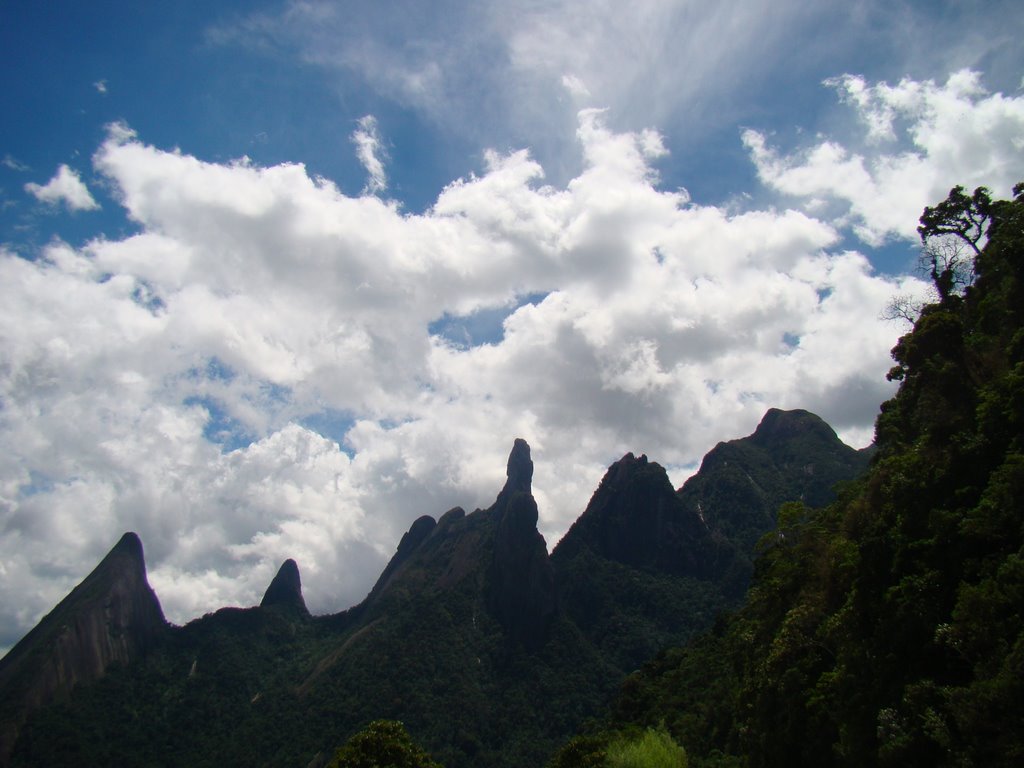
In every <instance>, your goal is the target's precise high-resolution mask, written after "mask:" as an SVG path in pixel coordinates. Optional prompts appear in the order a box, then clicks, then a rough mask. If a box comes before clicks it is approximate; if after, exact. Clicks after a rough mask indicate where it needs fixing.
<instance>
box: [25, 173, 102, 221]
mask: <svg viewBox="0 0 1024 768" xmlns="http://www.w3.org/2000/svg"><path fill="white" fill-rule="evenodd" d="M25 191H26V192H28V193H29V194H30V195H32V196H33V197H35V198H36V199H37V200H39V201H41V202H44V203H48V204H50V205H58V204H60V203H64V204H65V205H66V206H67V207H68V208H69V209H70V210H72V211H95V210H96V209H98V208H99V207H100V205H99V203H97V202H96V200H94V199H93V196H92V195H91V194H90V193H89V188H88V187H86V186H85V184H84V183H83V182H82V179H81V177H80V176H79V175H78V172H77V171H73V170H72V169H71V168H69V167H68V166H67V165H64V164H61V166H60V167H59V168H57V173H56V174H55V175H54V177H53V178H52V179H50V180H49V181H48V182H46V184H35V183H33V182H29V183H28V184H26V185H25Z"/></svg>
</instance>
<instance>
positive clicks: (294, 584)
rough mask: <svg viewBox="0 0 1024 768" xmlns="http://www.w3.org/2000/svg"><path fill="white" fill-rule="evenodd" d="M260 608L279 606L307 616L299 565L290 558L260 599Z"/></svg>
mask: <svg viewBox="0 0 1024 768" xmlns="http://www.w3.org/2000/svg"><path fill="white" fill-rule="evenodd" d="M260 608H280V609H284V610H288V611H295V612H296V613H298V614H299V615H301V616H308V615H309V611H308V610H307V609H306V601H305V600H304V599H303V597H302V579H301V578H300V577H299V566H298V564H297V563H296V562H295V561H294V560H292V559H288V560H285V561H284V563H283V564H282V565H281V568H280V569H279V570H278V572H277V575H276V576H275V577H274V580H273V581H271V582H270V586H269V587H267V591H266V592H265V593H264V594H263V600H261V601H260Z"/></svg>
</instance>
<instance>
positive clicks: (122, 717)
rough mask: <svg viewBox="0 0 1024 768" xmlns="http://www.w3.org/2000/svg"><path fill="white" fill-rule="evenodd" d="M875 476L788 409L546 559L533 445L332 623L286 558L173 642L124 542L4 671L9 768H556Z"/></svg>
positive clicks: (619, 491) (137, 551)
mask: <svg viewBox="0 0 1024 768" xmlns="http://www.w3.org/2000/svg"><path fill="white" fill-rule="evenodd" d="M867 463H868V455H867V453H865V452H858V451H854V450H853V449H851V448H849V447H847V446H845V445H843V444H842V443H841V442H840V441H839V440H838V438H837V437H836V435H835V433H834V432H833V431H832V429H831V428H830V427H828V425H826V424H825V423H824V422H822V421H821V420H820V419H818V418H817V417H816V416H813V415H812V414H809V413H807V412H804V411H788V412H783V411H777V410H772V411H769V412H768V414H767V415H766V416H765V418H764V420H763V421H762V423H761V425H760V426H759V427H758V430H757V431H756V432H755V433H754V434H753V435H751V436H750V437H747V438H742V439H739V440H733V441H731V442H728V443H722V444H719V446H718V447H716V448H715V449H714V450H713V451H712V452H711V453H710V454H709V455H708V456H707V457H706V458H705V460H704V465H703V466H702V468H701V470H700V471H699V472H698V473H697V474H696V475H694V476H693V477H692V478H690V480H689V481H687V483H686V484H685V485H684V486H683V487H682V488H681V489H679V490H676V489H674V488H673V487H672V485H671V483H670V482H669V479H668V475H667V473H666V472H665V470H664V468H663V467H661V466H660V465H658V464H657V463H655V462H652V461H650V460H648V458H647V457H646V456H640V457H636V456H634V455H632V454H627V455H626V456H624V457H623V458H622V459H620V460H619V461H618V462H616V463H615V464H613V465H612V466H611V467H610V468H609V470H608V472H607V474H606V476H605V477H604V479H603V480H602V482H601V485H600V487H599V488H598V489H597V491H596V492H595V493H594V495H593V498H592V499H591V501H590V503H589V505H588V506H587V508H586V510H585V511H584V512H583V514H582V515H581V516H580V518H579V519H578V520H577V521H576V523H575V524H574V525H573V526H572V528H571V529H570V530H569V532H568V533H567V534H566V535H565V537H564V538H563V539H562V541H561V542H559V544H558V545H557V546H556V547H555V548H554V550H553V551H552V552H551V553H550V555H549V553H548V550H547V547H546V544H545V541H544V539H543V537H542V536H541V535H540V533H539V532H538V530H537V520H538V509H537V504H536V501H535V500H534V497H533V494H532V477H533V462H532V459H531V456H530V448H529V446H528V445H527V444H526V442H525V441H523V440H516V441H515V443H514V445H513V448H512V451H511V453H510V456H509V460H508V468H507V480H506V483H505V486H504V487H503V488H502V490H501V491H500V493H499V494H498V496H497V498H496V499H495V502H494V504H492V505H491V506H490V507H489V508H487V509H482V510H476V511H474V512H472V513H469V514H467V513H466V512H465V511H464V510H462V509H461V508H455V509H452V510H449V511H448V512H446V513H444V514H443V515H441V516H440V517H439V518H438V519H436V520H435V519H434V518H433V517H429V516H423V517H420V518H418V519H417V520H415V521H414V522H413V523H412V525H411V527H410V528H409V530H408V532H407V533H406V534H405V535H404V536H403V537H402V538H401V541H400V542H399V544H398V547H397V551H396V553H395V555H394V557H393V558H392V559H391V561H390V562H389V563H388V564H387V566H386V568H385V569H384V570H383V572H382V573H381V575H380V577H379V579H378V580H377V583H376V584H375V585H374V587H373V589H372V590H371V591H370V593H369V595H368V596H367V598H366V599H365V600H364V601H363V602H362V603H360V604H359V605H357V606H355V607H353V608H350V609H349V610H347V611H344V612H342V613H340V614H334V615H329V616H311V615H310V614H309V612H308V610H307V609H306V605H305V602H304V600H303V597H302V590H301V579H300V575H299V567H298V565H297V564H296V563H295V562H294V561H292V560H287V561H286V562H285V563H284V564H283V565H282V566H281V569H280V571H279V572H278V574H277V575H276V576H275V578H274V580H273V582H272V583H271V584H270V586H269V587H268V589H267V590H266V594H265V595H264V597H263V600H262V601H261V603H260V605H259V606H258V607H254V608H244V609H243V608H224V609H221V610H219V611H217V612H216V613H213V614H210V615H207V616H204V617H203V618H201V619H198V620H196V621H193V622H191V623H189V624H187V625H186V626H184V627H175V626H171V625H168V624H167V623H166V622H164V620H163V616H162V613H161V612H160V608H159V603H158V602H157V601H156V597H155V596H154V595H153V593H152V590H150V589H149V587H148V584H146V580H145V568H144V564H143V561H142V551H141V544H140V543H139V541H138V538H137V537H135V536H134V534H126V536H125V538H124V539H122V541H121V542H120V543H119V544H118V545H117V546H116V547H115V548H114V550H113V551H112V552H111V554H110V555H108V557H107V558H105V559H104V561H103V563H101V565H100V566H99V567H98V568H97V569H96V571H95V572H94V573H93V574H91V575H90V576H89V577H88V578H86V580H85V581H84V582H83V583H82V584H81V585H80V586H79V587H77V588H76V589H75V590H74V591H73V592H72V593H71V594H70V595H69V596H68V597H67V598H66V599H65V600H64V601H63V602H62V603H61V604H60V605H59V606H58V607H57V608H56V609H54V611H53V612H52V613H51V614H50V615H49V616H47V617H46V618H45V619H44V620H43V621H42V622H41V623H40V625H39V626H38V627H37V628H36V629H34V630H33V631H32V632H31V633H29V635H27V636H26V637H25V638H24V639H23V640H22V641H21V642H20V643H19V644H18V645H17V646H15V648H13V649H12V650H11V652H10V653H9V654H8V655H7V657H5V658H4V659H3V660H0V700H2V701H3V702H4V704H3V710H2V713H3V716H2V727H3V729H4V730H3V731H2V733H3V734H4V739H5V740H4V741H3V742H2V747H3V751H2V753H0V765H4V766H7V765H26V766H27V765H32V766H58V765H70V764H72V763H74V764H76V765H77V764H92V765H112V764H117V765H123V766H135V765H138V766H141V765H147V766H150V765H166V766H177V765H181V766H214V765H216V766H224V765H257V766H258V765H267V766H270V765H274V766H279V765H296V766H317V765H324V764H326V762H327V761H328V760H329V758H330V756H331V755H332V754H333V751H334V749H336V748H337V747H339V746H340V745H341V744H342V743H344V742H345V740H346V739H347V738H348V737H349V736H351V735H352V734H353V733H355V732H356V731H357V730H359V728H361V727H363V726H365V725H366V724H367V723H368V722H371V721H374V720H380V719H395V720H401V721H402V722H403V723H404V724H405V726H406V727H407V728H408V729H409V732H410V733H411V734H412V735H413V736H414V737H415V739H416V740H417V742H419V743H421V744H422V745H423V746H424V747H426V748H427V749H428V750H429V751H430V752H431V753H432V754H433V756H434V757H435V758H436V759H437V760H439V761H440V762H441V763H442V764H444V765H446V766H448V767H449V768H458V767H459V766H471V765H472V766H530V765H537V766H539V765H543V764H544V763H545V762H546V761H547V759H548V758H549V757H550V756H551V755H552V754H553V753H554V752H555V751H556V750H557V748H558V747H559V746H560V745H561V744H563V743H564V742H565V741H566V740H567V739H568V738H569V737H571V736H572V735H573V734H574V733H576V732H577V731H578V729H579V728H580V727H581V724H582V723H583V722H584V721H585V720H586V719H587V718H590V717H594V716H596V715H598V714H599V713H601V712H602V711H603V709H604V708H605V707H606V706H607V705H608V703H609V702H610V701H611V700H612V697H613V696H614V694H615V692H616V691H617V689H618V687H619V685H620V684H621V682H622V681H623V679H625V677H626V676H627V675H628V674H629V673H630V672H632V671H633V670H635V669H636V668H637V667H638V666H639V665H641V664H643V663H644V662H646V661H648V660H649V659H651V658H652V657H653V656H654V655H655V654H656V653H658V652H659V651H660V650H662V649H664V648H666V647H668V646H671V645H678V644H680V643H683V642H685V641H687V640H689V639H690V638H692V637H694V636H696V634H697V633H699V632H701V631H703V630H705V629H706V628H707V627H709V626H710V625H711V624H712V622H713V621H714V619H715V617H716V615H718V614H719V613H720V612H721V611H722V610H723V609H728V608H732V607H735V606H736V605H737V604H738V602H739V600H740V599H741V598H742V595H743V594H744V591H745V589H746V587H747V584H748V582H749V579H750V574H751V571H752V568H753V566H752V562H753V551H752V546H751V541H752V540H754V539H756V538H758V537H759V536H760V535H762V534H763V533H765V532H766V531H768V530H770V529H771V528H773V527H774V525H775V510H776V509H777V507H778V505H779V503H781V502H783V501H800V500H804V501H807V502H808V503H820V502H827V501H829V500H830V499H831V498H832V496H831V495H830V494H831V486H833V485H834V484H836V483H837V482H840V481H849V480H852V479H853V478H855V477H856V476H858V475H859V474H861V473H862V472H863V470H864V469H865V468H866V466H867ZM115 564H119V565H117V567H115ZM68 659H75V660H76V661H75V662H74V663H71V662H69V661H68ZM78 669H82V670H88V671H87V672H86V671H83V672H77V671H73V670H78ZM54 670H59V672H54Z"/></svg>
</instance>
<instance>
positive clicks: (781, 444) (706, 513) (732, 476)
mask: <svg viewBox="0 0 1024 768" xmlns="http://www.w3.org/2000/svg"><path fill="white" fill-rule="evenodd" d="M872 453H873V449H866V450H862V451H856V450H854V449H853V448H850V447H849V446H848V445H846V444H844V443H843V442H842V441H840V439H839V438H838V437H837V436H836V433H835V431H834V430H833V429H832V428H831V427H830V426H829V425H828V424H826V423H825V422H824V421H822V420H821V419H820V418H819V417H817V416H815V415H814V414H813V413H809V412H807V411H802V410H793V411H781V410H778V409H777V408H772V409H770V410H769V411H768V412H767V413H766V414H765V415H764V418H763V419H761V423H760V424H758V426H757V429H756V430H754V433H753V434H752V435H749V436H747V437H744V438H740V439H738V440H730V441H729V442H723V443H719V444H718V445H717V446H715V447H714V448H713V449H712V450H711V451H710V452H709V453H708V454H707V455H706V456H705V457H704V460H703V461H702V462H701V467H700V470H699V471H698V472H697V474H695V475H694V476H693V477H691V478H689V479H688V480H687V481H686V482H685V483H684V484H683V487H682V488H680V489H679V496H680V498H681V500H682V501H683V503H684V504H685V505H686V506H687V508H689V509H692V510H694V511H695V512H697V514H698V515H700V517H701V518H702V519H703V520H704V521H705V522H706V523H707V524H708V526H710V527H711V528H713V529H715V530H718V531H720V532H721V533H723V534H724V535H725V536H726V537H727V538H728V539H729V540H730V541H732V542H733V543H735V544H736V545H737V546H738V547H739V548H740V551H741V552H744V553H748V554H749V553H752V552H753V550H754V545H755V544H757V542H758V539H760V538H761V537H762V536H763V535H764V534H765V533H767V532H768V531H770V530H772V529H773V528H774V527H775V520H776V515H777V514H778V511H779V507H781V506H782V504H784V503H786V502H790V501H801V502H803V503H804V504H806V505H807V506H809V507H823V506H825V505H826V504H829V503H830V502H831V501H832V500H833V499H834V498H835V493H834V488H835V486H836V484H837V483H840V482H843V481H847V480H852V479H853V478H855V477H857V476H859V475H860V474H862V473H863V472H864V470H865V469H867V466H868V462H869V460H870V457H871V455H872Z"/></svg>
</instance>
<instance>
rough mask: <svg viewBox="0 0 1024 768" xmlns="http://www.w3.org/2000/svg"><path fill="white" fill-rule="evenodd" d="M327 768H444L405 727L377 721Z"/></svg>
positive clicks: (391, 721) (360, 733) (344, 747)
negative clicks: (418, 743)
mask: <svg viewBox="0 0 1024 768" xmlns="http://www.w3.org/2000/svg"><path fill="white" fill-rule="evenodd" d="M327 768H442V766H441V764H440V763H435V762H434V761H433V760H432V759H431V758H430V755H428V754H427V753H426V752H424V751H423V750H422V749H421V748H420V747H419V746H417V745H416V744H414V743H413V740H412V738H411V737H410V736H409V733H408V731H406V730H405V726H403V725H402V724H401V723H399V722H397V721H394V720H375V721H374V722H372V723H370V724H369V725H368V726H366V728H364V729H363V730H361V731H360V732H359V733H357V734H356V735H355V736H353V737H352V738H351V739H349V740H348V741H347V742H346V743H345V746H343V747H342V748H341V749H339V750H338V751H337V752H336V753H335V754H334V759H333V760H331V762H330V763H328V765H327Z"/></svg>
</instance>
